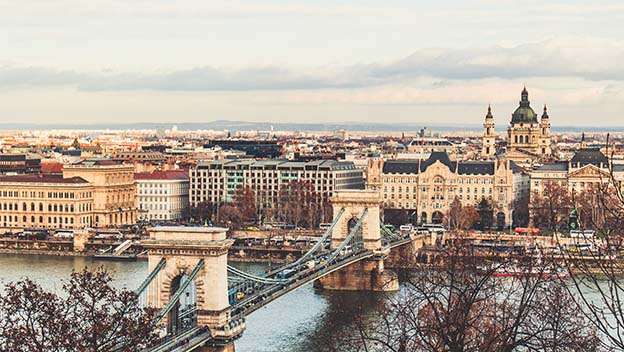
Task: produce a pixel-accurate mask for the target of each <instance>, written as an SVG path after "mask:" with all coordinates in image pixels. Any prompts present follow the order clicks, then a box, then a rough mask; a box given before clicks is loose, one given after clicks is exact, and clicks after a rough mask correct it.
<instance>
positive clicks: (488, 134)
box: [481, 106, 496, 158]
mask: <svg viewBox="0 0 624 352" xmlns="http://www.w3.org/2000/svg"><path fill="white" fill-rule="evenodd" d="M494 126H495V125H494V116H492V107H491V106H488V112H487V115H485V121H484V122H483V147H482V148H481V156H482V157H484V158H491V157H493V156H494V155H496V133H495V132H494Z"/></svg>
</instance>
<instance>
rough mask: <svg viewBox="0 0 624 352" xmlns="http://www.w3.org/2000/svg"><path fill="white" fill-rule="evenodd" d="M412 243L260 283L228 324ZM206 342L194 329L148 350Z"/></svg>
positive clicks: (177, 349)
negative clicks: (327, 277)
mask: <svg viewBox="0 0 624 352" xmlns="http://www.w3.org/2000/svg"><path fill="white" fill-rule="evenodd" d="M413 240H414V238H412V237H410V236H409V235H408V236H407V237H401V238H397V239H395V240H393V241H390V242H388V244H387V245H386V246H384V249H383V250H380V251H372V250H362V251H359V252H352V253H349V254H348V255H345V256H339V257H337V258H336V259H337V260H335V261H334V262H333V263H327V264H324V267H323V269H321V270H318V268H316V270H315V268H308V269H307V270H306V269H301V270H300V271H299V272H298V273H297V275H295V276H292V277H290V278H288V279H285V280H284V281H283V282H279V283H275V284H261V285H260V286H259V287H258V288H257V289H256V290H254V292H253V293H251V294H249V295H246V296H245V298H243V299H242V300H240V301H238V302H236V303H235V304H233V305H232V316H231V321H232V322H237V321H241V320H244V318H245V317H246V316H247V315H249V314H251V313H253V312H255V311H256V310H258V309H260V308H262V307H264V306H266V305H267V304H269V303H271V302H273V301H275V300H276V299H278V298H280V297H281V296H283V295H285V294H287V293H290V292H292V291H295V290H297V289H298V288H300V287H302V286H304V285H306V284H308V283H310V282H313V281H315V280H318V279H320V278H322V277H324V276H327V275H329V274H331V273H333V272H335V271H338V270H340V269H342V268H345V267H347V266H349V265H351V264H353V263H356V262H358V261H361V260H363V259H367V258H371V257H374V256H383V255H384V253H388V251H389V250H391V249H393V248H396V247H399V246H402V245H405V244H407V243H410V242H412V241H413ZM285 268H289V265H288V264H287V265H285V266H283V267H281V268H280V269H277V270H274V271H272V272H271V273H270V274H271V275H273V276H275V274H276V273H278V272H280V271H283V270H285ZM209 341H211V336H210V332H209V331H208V330H204V331H201V330H200V328H197V327H195V328H193V329H190V330H188V331H186V332H184V333H182V334H179V335H176V336H172V337H171V338H169V339H168V340H167V341H166V342H163V343H162V344H161V345H159V346H158V347H157V348H156V349H152V350H150V352H188V351H193V350H195V349H197V348H199V347H201V346H205V345H206V343H210V342H209ZM213 342H214V341H213Z"/></svg>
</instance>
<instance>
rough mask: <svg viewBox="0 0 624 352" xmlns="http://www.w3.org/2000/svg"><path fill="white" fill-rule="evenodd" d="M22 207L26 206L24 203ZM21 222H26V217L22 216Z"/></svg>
mask: <svg viewBox="0 0 624 352" xmlns="http://www.w3.org/2000/svg"><path fill="white" fill-rule="evenodd" d="M24 205H26V203H24ZM22 221H23V222H26V215H24V216H23V217H22Z"/></svg>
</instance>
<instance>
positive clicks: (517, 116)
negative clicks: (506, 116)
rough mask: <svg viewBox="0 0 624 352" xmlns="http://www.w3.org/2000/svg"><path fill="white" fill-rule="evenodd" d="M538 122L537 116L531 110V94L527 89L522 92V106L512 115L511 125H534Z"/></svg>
mask: <svg viewBox="0 0 624 352" xmlns="http://www.w3.org/2000/svg"><path fill="white" fill-rule="evenodd" d="M532 122H537V114H536V113H535V111H533V109H532V108H531V103H530V102H529V92H527V90H526V87H525V88H524V89H523V90H522V94H521V99H520V106H519V107H518V108H517V109H516V111H514V113H513V114H512V115H511V123H532Z"/></svg>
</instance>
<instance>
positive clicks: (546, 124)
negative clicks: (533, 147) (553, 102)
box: [539, 104, 552, 157]
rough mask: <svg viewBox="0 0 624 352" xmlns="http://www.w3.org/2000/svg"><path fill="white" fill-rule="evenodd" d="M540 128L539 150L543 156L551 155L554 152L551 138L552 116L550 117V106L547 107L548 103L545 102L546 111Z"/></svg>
mask: <svg viewBox="0 0 624 352" xmlns="http://www.w3.org/2000/svg"><path fill="white" fill-rule="evenodd" d="M540 128H541V131H540V138H539V141H540V143H539V152H540V154H541V156H542V157H549V156H550V155H551V154H552V149H551V140H550V117H548V108H547V107H546V104H544V112H543V113H542V119H541V121H540Z"/></svg>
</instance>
